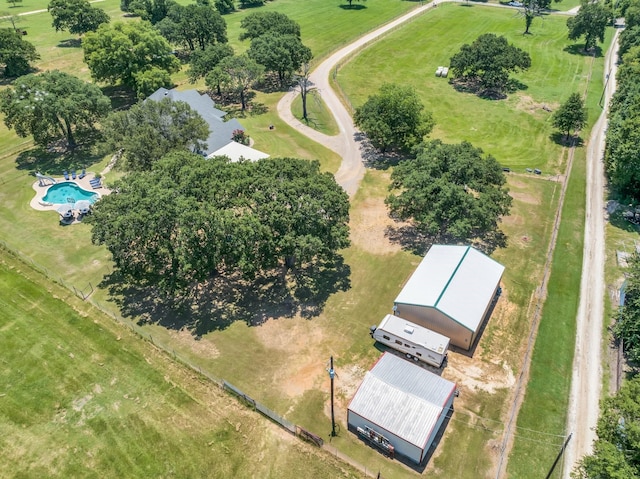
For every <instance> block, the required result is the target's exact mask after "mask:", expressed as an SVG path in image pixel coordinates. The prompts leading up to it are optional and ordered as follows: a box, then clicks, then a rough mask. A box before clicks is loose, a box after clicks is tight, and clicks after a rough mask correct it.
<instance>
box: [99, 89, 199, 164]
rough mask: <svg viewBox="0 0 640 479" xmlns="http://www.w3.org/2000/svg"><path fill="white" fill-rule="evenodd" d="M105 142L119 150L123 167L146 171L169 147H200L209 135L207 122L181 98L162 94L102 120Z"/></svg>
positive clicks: (194, 148)
mask: <svg viewBox="0 0 640 479" xmlns="http://www.w3.org/2000/svg"><path fill="white" fill-rule="evenodd" d="M103 130H104V135H105V139H106V141H107V144H108V145H109V146H110V147H111V148H113V149H114V150H122V151H123V159H124V161H125V164H124V169H126V170H129V171H148V170H151V168H152V167H153V164H154V163H155V162H156V161H158V160H159V159H160V158H162V157H163V156H164V155H166V154H167V153H169V152H171V151H173V150H190V151H200V150H202V149H204V148H205V146H206V145H205V143H204V141H205V140H206V139H207V138H208V137H209V126H208V124H207V122H205V121H204V119H203V118H202V117H201V116H200V115H199V114H198V112H196V111H194V110H192V109H191V107H190V106H189V105H188V104H186V103H184V102H181V101H171V100H170V99H169V98H164V99H162V100H161V101H152V100H147V101H144V102H140V103H137V104H136V105H134V106H132V107H131V108H130V109H129V110H126V111H118V112H114V113H113V114H111V115H110V116H109V117H108V118H107V119H106V120H105V122H104V127H103Z"/></svg>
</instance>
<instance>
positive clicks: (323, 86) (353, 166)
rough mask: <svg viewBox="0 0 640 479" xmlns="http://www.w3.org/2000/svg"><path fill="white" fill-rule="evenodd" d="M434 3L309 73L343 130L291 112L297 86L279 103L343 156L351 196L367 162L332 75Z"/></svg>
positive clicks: (283, 113) (342, 178) (302, 128)
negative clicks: (314, 124)
mask: <svg viewBox="0 0 640 479" xmlns="http://www.w3.org/2000/svg"><path fill="white" fill-rule="evenodd" d="M432 6H433V5H432V4H427V5H423V6H421V7H418V8H416V9H414V10H411V11H410V12H409V13H406V14H404V15H403V16H401V17H398V18H396V19H395V20H393V21H392V22H390V23H387V24H386V25H383V26H382V27H380V28H378V29H377V30H374V31H372V32H370V33H368V34H366V35H364V36H363V37H361V38H359V39H357V40H356V41H354V42H353V43H351V44H350V45H347V46H346V47H344V48H342V49H340V50H338V51H337V52H335V53H334V54H333V55H331V56H330V57H329V58H327V59H326V60H325V61H323V62H322V63H321V64H320V65H318V67H317V68H316V69H315V70H314V71H313V72H312V73H311V75H310V76H309V80H310V82H311V85H312V86H313V87H314V88H316V89H317V90H318V91H319V92H320V95H321V96H322V99H323V100H324V102H325V104H326V105H327V108H328V109H329V111H331V113H332V114H333V117H334V118H335V121H336V123H337V124H338V128H339V129H340V133H338V134H337V135H335V136H329V135H325V134H324V133H320V132H319V131H316V130H314V129H313V128H310V127H308V126H307V125H305V124H303V123H302V122H301V121H300V120H298V119H297V118H295V117H294V116H293V113H291V103H292V102H293V100H294V98H295V97H296V96H297V95H298V94H299V92H298V90H297V89H291V90H289V92H288V93H287V94H286V95H285V96H283V97H282V99H281V100H280V102H279V103H278V115H280V118H282V119H283V120H284V121H285V123H287V124H289V125H290V126H291V127H292V128H295V129H296V130H298V131H299V132H301V133H302V134H304V135H306V136H308V137H309V138H311V139H312V140H314V141H316V142H318V143H320V144H321V145H324V146H326V147H327V148H329V149H331V150H333V151H334V152H336V153H337V154H338V155H340V156H341V157H342V164H341V165H340V168H339V169H338V171H337V173H336V175H335V177H336V181H337V182H338V184H339V185H340V186H342V187H343V188H344V190H345V191H346V192H347V193H348V194H349V196H353V195H354V194H355V192H356V191H357V190H358V185H359V184H360V180H362V178H363V176H364V171H365V170H364V165H363V164H362V154H361V150H360V140H359V139H358V138H357V137H356V134H357V130H356V128H355V126H354V124H353V119H352V118H351V113H349V111H347V109H346V108H345V106H344V105H343V104H342V102H341V101H340V99H339V98H338V95H336V92H335V91H334V90H333V89H332V88H331V87H330V86H329V75H330V74H331V73H332V72H334V71H335V68H336V66H337V65H338V63H339V62H340V61H341V60H343V59H345V58H347V57H348V56H349V55H351V54H353V53H354V52H356V51H357V50H359V49H360V48H362V47H363V46H365V45H366V44H368V43H369V42H371V41H373V40H375V39H376V38H378V37H379V36H381V35H383V34H384V33H386V32H388V31H389V30H392V29H393V28H395V27H397V26H398V25H400V24H402V23H404V22H406V21H407V20H409V19H411V18H413V17H415V16H416V15H420V14H421V13H423V12H424V11H426V10H428V9H430V8H432Z"/></svg>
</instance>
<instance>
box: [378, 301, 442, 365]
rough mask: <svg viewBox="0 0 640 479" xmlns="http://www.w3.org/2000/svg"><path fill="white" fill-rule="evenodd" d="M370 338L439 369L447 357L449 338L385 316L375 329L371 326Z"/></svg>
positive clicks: (400, 319)
mask: <svg viewBox="0 0 640 479" xmlns="http://www.w3.org/2000/svg"><path fill="white" fill-rule="evenodd" d="M370 334H371V337H372V338H373V339H375V340H376V341H379V342H381V343H382V344H386V345H387V346H389V347H390V348H393V349H395V350H396V351H400V352H402V353H404V354H406V355H407V357H409V358H410V359H414V360H416V361H423V362H425V363H427V364H430V365H431V366H435V367H437V368H439V367H440V366H442V363H443V362H444V360H445V359H446V357H447V350H448V349H449V338H447V337H446V336H443V335H442V334H440V333H436V332H435V331H431V330H430V329H427V328H424V327H422V326H419V325H417V324H414V323H412V322H410V321H407V320H406V319H402V318H399V317H397V316H394V315H393V314H387V315H386V316H385V317H384V319H383V320H382V322H381V323H380V325H379V326H378V327H377V328H376V327H375V326H371V330H370Z"/></svg>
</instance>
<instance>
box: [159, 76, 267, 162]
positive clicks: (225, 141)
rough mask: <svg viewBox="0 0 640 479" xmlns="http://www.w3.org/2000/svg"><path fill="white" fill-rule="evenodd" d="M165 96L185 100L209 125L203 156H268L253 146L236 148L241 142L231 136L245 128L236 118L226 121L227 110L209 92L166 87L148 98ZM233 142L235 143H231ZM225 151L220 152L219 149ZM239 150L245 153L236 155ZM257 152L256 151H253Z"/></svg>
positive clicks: (251, 157)
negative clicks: (201, 92) (217, 103)
mask: <svg viewBox="0 0 640 479" xmlns="http://www.w3.org/2000/svg"><path fill="white" fill-rule="evenodd" d="M164 98H169V99H170V100H173V101H183V102H185V103H187V104H188V105H189V106H190V107H191V109H192V110H195V111H197V112H198V113H199V114H200V116H201V117H202V118H203V119H204V121H206V122H207V124H208V125H209V137H208V138H207V140H206V143H207V146H206V148H205V150H204V151H203V156H205V157H207V158H209V157H212V156H222V155H224V156H228V157H229V158H230V159H231V161H238V160H239V159H240V158H245V159H248V160H254V159H258V158H264V157H268V156H269V155H267V154H266V153H262V152H261V151H258V150H254V149H253V148H249V147H246V148H242V149H239V148H234V146H235V145H239V143H237V142H234V141H233V140H232V139H231V138H232V137H233V132H234V131H235V130H242V131H245V128H244V127H243V126H242V125H241V124H240V122H239V121H238V120H236V119H235V118H231V119H230V120H227V121H225V116H226V115H227V113H226V112H224V111H222V110H219V109H218V108H216V105H215V102H214V101H213V100H212V99H211V97H210V96H209V95H207V94H200V93H199V92H198V91H197V90H184V91H180V90H176V89H173V90H167V89H166V88H160V89H158V90H156V91H155V92H154V93H153V94H152V95H151V96H149V97H148V98H147V99H148V100H153V101H160V100H162V99H164ZM230 143H233V144H235V145H230ZM223 148H224V149H225V150H223V152H221V153H218V152H219V150H222V149H223ZM237 151H242V153H244V154H243V155H241V156H237V155H236V156H230V155H234V154H235V153H236V152H237ZM253 152H255V153H253Z"/></svg>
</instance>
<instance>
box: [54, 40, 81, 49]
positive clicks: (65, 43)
mask: <svg viewBox="0 0 640 479" xmlns="http://www.w3.org/2000/svg"><path fill="white" fill-rule="evenodd" d="M56 46H57V47H58V48H80V47H81V46H82V39H80V38H65V39H64V40H60V42H59V43H58V45H56Z"/></svg>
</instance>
